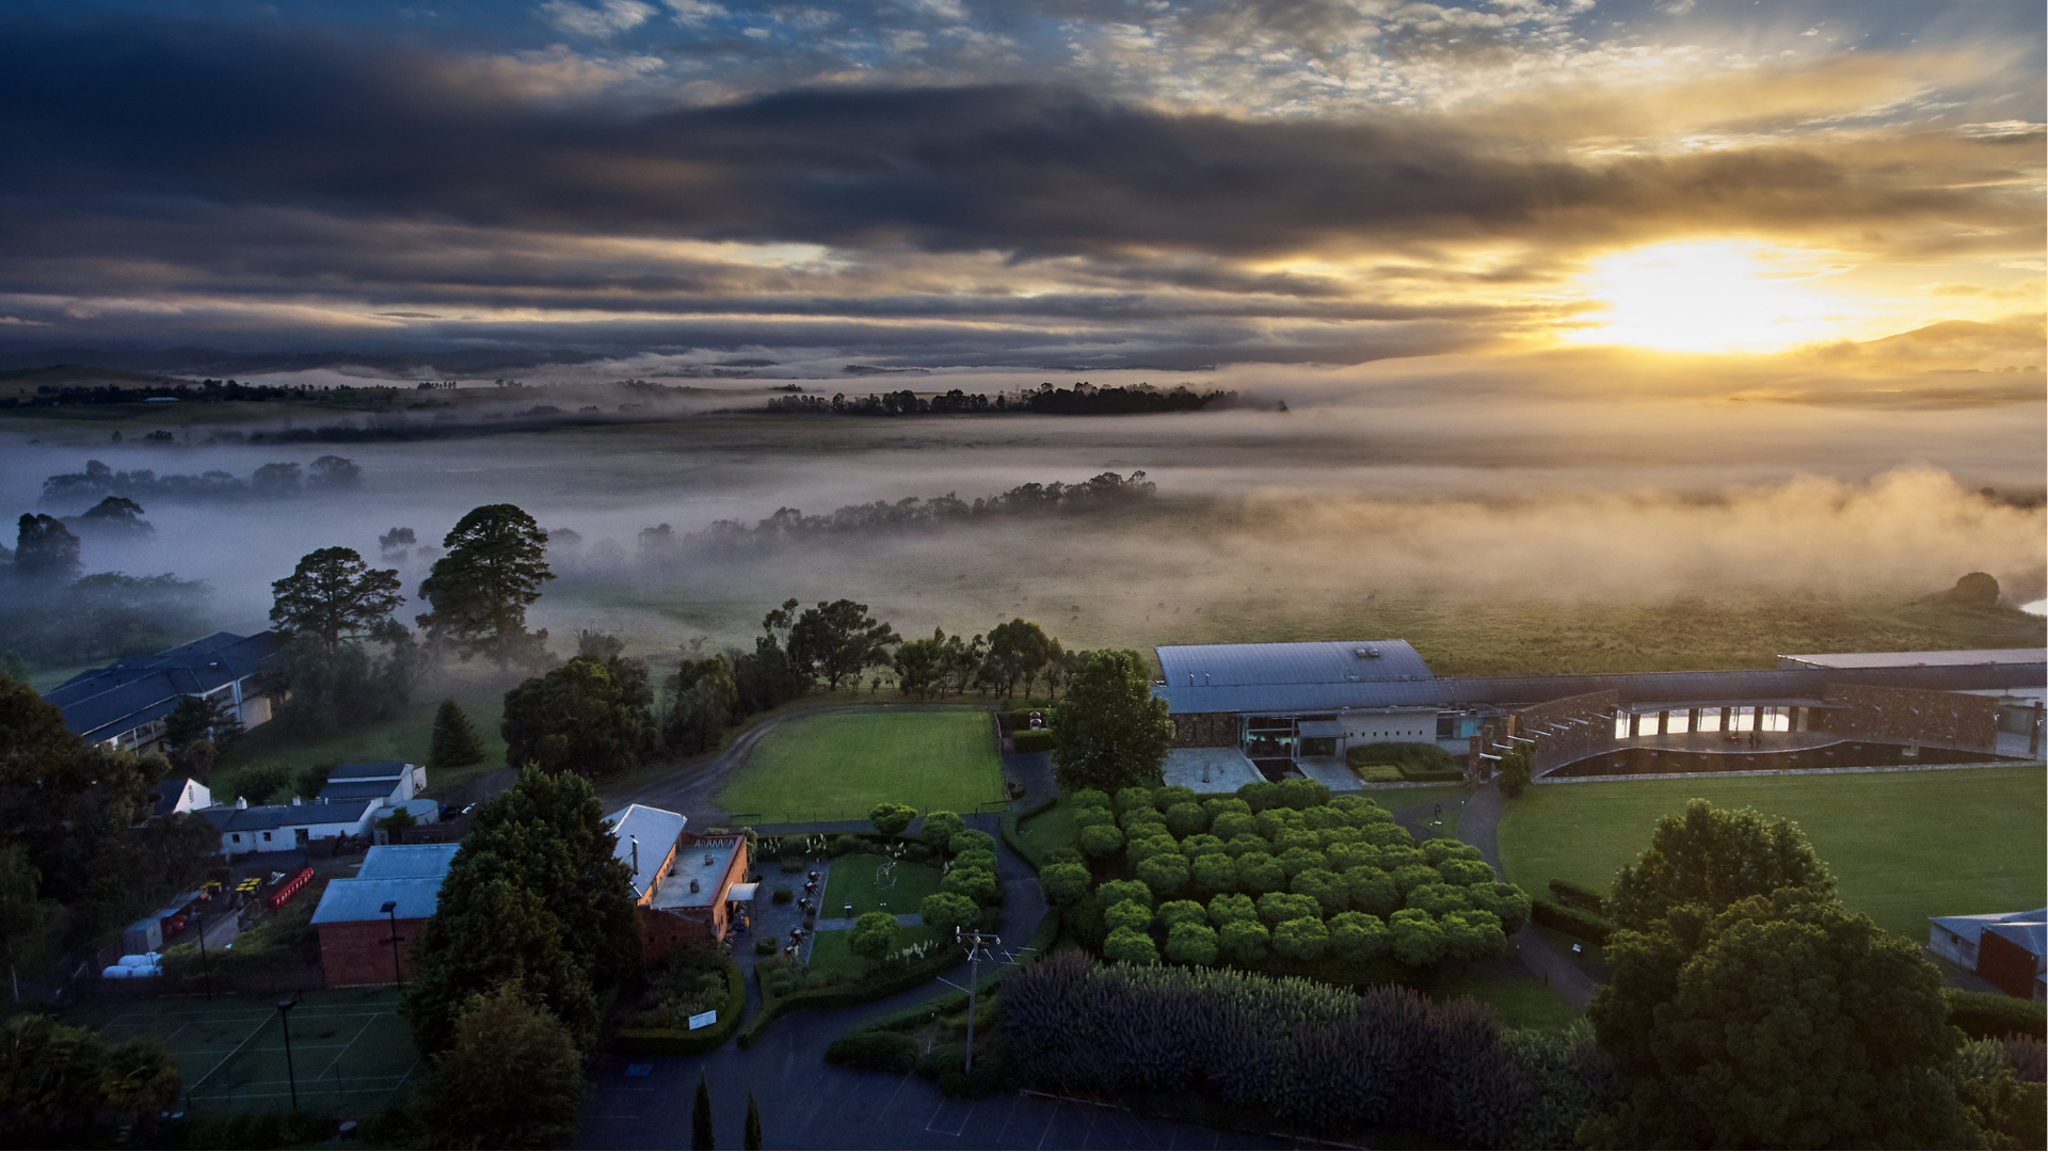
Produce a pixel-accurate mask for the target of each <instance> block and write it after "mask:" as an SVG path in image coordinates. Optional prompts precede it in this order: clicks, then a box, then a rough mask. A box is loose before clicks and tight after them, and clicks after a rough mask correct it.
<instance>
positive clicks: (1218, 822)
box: [1209, 800, 1259, 840]
mask: <svg viewBox="0 0 2048 1152" xmlns="http://www.w3.org/2000/svg"><path fill="white" fill-rule="evenodd" d="M1238 803H1240V804H1242V803H1243V801H1242V800H1240V801H1238ZM1258 831H1259V822H1258V819H1257V818H1256V817H1254V816H1253V815H1252V814H1251V813H1250V812H1219V813H1217V814H1216V815H1215V817H1214V818H1212V819H1211V820H1210V821H1209V832H1210V833H1211V834H1212V835H1214V836H1217V837H1219V838H1221V839H1224V840H1229V839H1230V838H1232V837H1234V836H1256V835H1258Z"/></svg>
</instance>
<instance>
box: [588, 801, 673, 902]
mask: <svg viewBox="0 0 2048 1152" xmlns="http://www.w3.org/2000/svg"><path fill="white" fill-rule="evenodd" d="M689 822H690V818H689V817H687V816H684V815H683V814H682V813H680V812H670V811H668V810H666V809H663V808H649V807H648V806H647V805H645V804H628V805H626V806H625V807H624V808H621V809H619V810H618V811H617V812H614V813H612V814H611V815H609V816H607V817H605V823H607V824H609V825H611V830H612V834H613V835H614V836H617V837H618V838H619V844H618V847H617V848H616V849H614V850H613V852H612V857H613V858H614V859H616V860H619V861H622V862H624V863H625V864H626V866H627V867H630V868H632V869H633V899H635V900H638V901H641V902H643V903H644V902H645V901H646V900H647V899H648V898H649V896H650V895H651V894H652V893H653V891H654V890H655V889H657V888H659V887H661V880H662V874H663V873H664V872H666V871H667V869H668V866H669V863H670V862H671V858H672V857H673V856H674V855H675V851H676V841H678V840H680V839H681V838H682V835H683V828H684V827H685V826H686V825H688V824H689ZM635 840H638V841H639V850H638V856H639V859H638V860H637V861H636V860H635V859H634V855H635V851H634V843H633V842H634V841H635Z"/></svg>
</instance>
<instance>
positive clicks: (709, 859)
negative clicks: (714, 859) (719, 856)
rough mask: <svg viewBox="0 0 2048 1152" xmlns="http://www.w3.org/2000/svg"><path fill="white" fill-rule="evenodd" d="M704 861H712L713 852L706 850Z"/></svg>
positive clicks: (707, 862)
mask: <svg viewBox="0 0 2048 1152" xmlns="http://www.w3.org/2000/svg"><path fill="white" fill-rule="evenodd" d="M704 862H705V863H706V864H709V863H711V853H709V852H706V853H705V854H704Z"/></svg>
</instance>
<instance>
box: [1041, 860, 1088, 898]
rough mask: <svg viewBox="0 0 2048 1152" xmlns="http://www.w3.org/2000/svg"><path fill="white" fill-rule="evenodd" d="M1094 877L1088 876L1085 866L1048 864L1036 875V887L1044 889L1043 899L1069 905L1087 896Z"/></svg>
mask: <svg viewBox="0 0 2048 1152" xmlns="http://www.w3.org/2000/svg"><path fill="white" fill-rule="evenodd" d="M1093 883H1094V877H1092V876H1090V875H1089V874H1088V866H1087V865H1085V864H1048V865H1046V868H1045V871H1043V872H1040V873H1039V874H1038V885H1039V887H1041V888H1043V889H1045V898H1046V899H1047V900H1050V901H1052V902H1053V903H1055V904H1071V903H1073V902H1074V901H1076V900H1079V899H1080V898H1081V897H1083V896H1086V895H1087V894H1088V886H1089V885H1090V884H1093Z"/></svg>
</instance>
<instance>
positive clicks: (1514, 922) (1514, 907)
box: [1465, 880, 1529, 936]
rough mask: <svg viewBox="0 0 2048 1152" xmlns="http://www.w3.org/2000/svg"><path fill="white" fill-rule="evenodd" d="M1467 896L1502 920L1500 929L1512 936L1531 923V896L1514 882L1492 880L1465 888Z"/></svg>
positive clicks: (1482, 909) (1474, 903)
mask: <svg viewBox="0 0 2048 1152" xmlns="http://www.w3.org/2000/svg"><path fill="white" fill-rule="evenodd" d="M1465 898H1466V899H1468V900H1470V901H1472V906H1473V907H1474V908H1477V909H1479V910H1480V911H1482V912H1491V913H1493V914H1494V916H1496V917H1498V918H1499V920H1500V930H1501V931H1503V932H1505V933H1507V934H1508V935H1510V936H1512V935H1514V934H1515V933H1517V932H1520V931H1521V930H1522V928H1523V927H1524V926H1525V925H1527V924H1528V923H1529V897H1528V896H1526V895H1524V894H1523V892H1522V890H1521V889H1520V888H1517V887H1515V886H1514V885H1513V884H1504V883H1502V882H1500V881H1498V880H1491V881H1488V882H1487V883H1484V884H1474V885H1472V886H1471V887H1470V888H1467V889H1465Z"/></svg>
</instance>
